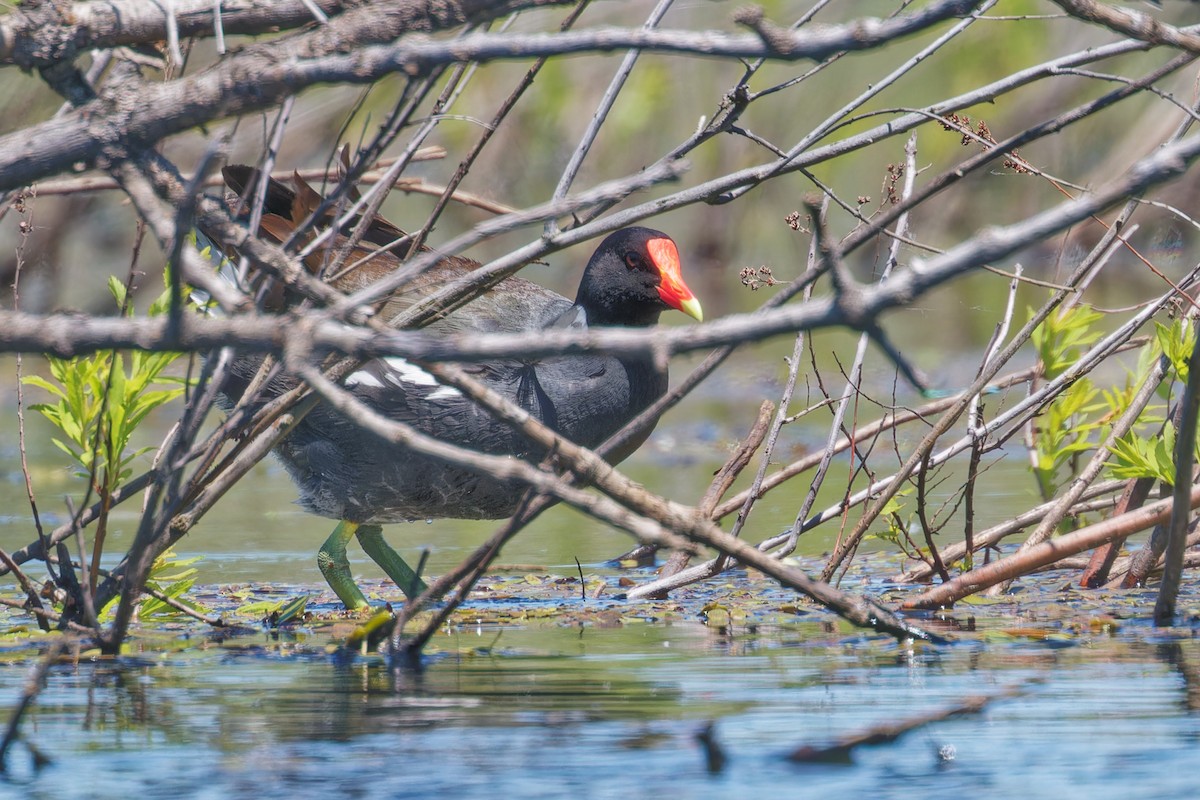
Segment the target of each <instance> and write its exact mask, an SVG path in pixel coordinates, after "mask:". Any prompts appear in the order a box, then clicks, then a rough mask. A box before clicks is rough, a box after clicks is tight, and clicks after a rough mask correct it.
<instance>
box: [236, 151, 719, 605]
mask: <svg viewBox="0 0 1200 800" xmlns="http://www.w3.org/2000/svg"><path fill="white" fill-rule="evenodd" d="M254 177H255V176H254V172H253V170H252V169H250V168H249V167H229V168H227V169H226V170H225V179H226V182H227V183H228V184H229V186H230V188H232V189H233V191H234V192H235V193H236V194H237V195H239V196H241V195H242V194H244V193H246V191H247V187H248V186H249V185H250V184H251V183H252V181H253V180H254ZM295 186H296V189H295V191H293V190H292V189H290V188H288V187H287V186H285V185H283V184H282V183H279V182H277V181H274V180H272V181H271V182H270V185H269V187H268V192H267V203H266V207H265V214H264V216H263V220H262V225H261V229H260V234H261V235H263V236H264V237H265V238H268V239H271V240H274V241H276V242H281V241H283V240H284V239H286V238H287V237H288V236H289V235H290V234H291V232H292V231H293V230H294V229H295V227H296V225H297V224H298V222H299V221H300V220H302V219H304V218H305V217H307V216H308V215H309V214H310V213H311V212H312V209H314V208H316V207H317V204H319V203H320V201H321V199H322V198H321V196H320V195H319V194H318V193H316V192H315V191H314V190H313V189H311V188H310V187H308V186H307V185H306V184H304V183H303V182H302V181H300V180H299V178H298V177H297V179H296V183H295ZM404 235H405V234H404V233H403V232H402V231H400V230H399V229H398V228H396V227H395V226H393V225H391V224H390V223H388V222H387V221H386V220H383V219H382V218H376V219H374V220H372V224H371V226H370V230H369V232H368V234H367V236H366V237H364V242H365V243H364V245H362V246H361V247H360V249H359V252H356V253H354V254H352V255H351V256H350V258H349V259H348V260H347V262H346V263H354V262H355V261H357V260H358V258H360V257H361V256H362V255H365V254H366V253H367V252H370V251H372V250H374V251H375V254H376V257H375V258H373V259H372V260H370V261H367V262H366V263H364V264H362V266H360V267H358V268H357V269H353V270H349V271H343V274H341V275H334V276H333V278H332V280H331V283H332V284H333V285H334V286H335V287H337V288H339V289H341V290H343V291H348V292H349V291H354V290H355V289H358V288H360V287H362V286H366V285H369V284H371V283H373V282H374V281H375V280H377V279H378V278H379V277H380V276H381V275H382V274H384V273H387V272H390V271H392V270H394V269H396V267H397V266H398V265H399V263H400V262H399V260H398V259H397V258H396V257H395V256H394V255H392V254H391V253H386V252H385V253H379V252H378V247H380V246H383V245H386V244H388V243H391V242H393V241H394V240H396V239H397V238H400V237H402V236H404ZM344 242H345V239H344V238H342V239H341V240H340V241H334V242H333V243H332V244H331V245H330V249H329V250H318V251H317V252H314V253H313V254H312V255H311V256H310V257H309V258H308V260H307V265H308V267H309V269H311V270H313V271H314V272H317V271H319V270H320V269H321V268H322V266H323V263H324V262H325V261H327V260H328V258H329V252H330V251H331V252H337V250H338V249H339V248H340V246H341V245H342V244H343V243H344ZM478 266H479V264H478V263H477V262H475V261H471V260H469V259H466V258H462V257H447V258H443V259H442V260H441V261H439V262H438V263H437V264H436V265H435V266H434V267H433V268H431V269H429V270H427V271H426V272H425V273H424V274H423V275H422V276H420V278H418V279H417V280H416V281H414V282H412V283H410V284H408V285H407V286H405V287H403V289H401V290H399V291H398V292H396V293H394V294H393V295H391V296H390V297H389V298H388V299H387V301H386V303H385V305H384V307H383V311H382V313H383V315H384V318H385V319H387V318H390V317H391V316H393V315H394V314H395V313H396V312H398V311H400V310H402V309H404V308H406V307H408V306H410V305H412V304H413V303H415V302H417V301H419V300H420V299H422V298H424V297H427V296H428V295H429V294H431V293H432V292H433V291H435V290H436V289H438V288H440V287H441V286H443V285H445V284H446V283H449V282H450V281H453V280H455V279H457V278H459V277H461V276H463V275H465V274H466V273H468V272H470V271H471V270H473V269H475V268H476V267H478ZM264 292H266V295H267V304H268V305H275V306H277V307H278V306H279V305H280V304H286V299H285V297H284V295H283V293H282V292H280V291H278V290H272V289H270V288H269V287H264ZM670 308H674V309H678V310H680V311H683V312H684V313H685V314H688V315H689V316H692V317H694V318H695V319H697V320H700V319H701V318H702V313H701V310H700V303H699V301H697V300H696V298H695V296H694V295H693V294H692V292H691V290H690V289H688V287H687V285H686V284H685V283H684V282H683V278H682V276H681V275H680V261H679V251H678V249H677V248H676V246H675V243H674V242H673V241H672V240H671V238H670V237H668V236H667V235H666V234H665V233H661V232H659V231H655V230H651V229H649V228H625V229H623V230H619V231H617V232H616V233H613V234H611V235H610V236H608V237H607V238H606V239H604V241H603V242H601V243H600V246H599V248H597V249H596V251H595V253H594V254H593V255H592V258H591V260H590V261H589V262H588V265H587V268H586V269H585V270H584V273H583V279H582V280H581V282H580V284H579V292H578V294H577V295H576V297H575V301H574V302H571V301H570V300H568V299H567V298H565V297H562V296H561V295H559V294H556V293H555V292H552V291H550V290H549V289H546V288H544V287H542V286H539V285H537V284H535V283H532V282H530V281H527V280H524V279H522V278H517V277H512V278H508V279H506V280H504V281H502V282H501V283H499V284H497V285H496V286H495V287H493V288H492V289H491V290H489V291H488V292H486V293H485V294H483V295H481V296H480V297H478V298H476V299H475V300H473V301H471V302H470V303H468V304H467V305H465V306H463V307H462V308H461V309H459V310H458V311H456V312H455V313H453V314H451V315H450V316H448V317H446V318H444V319H442V320H439V321H437V322H435V323H433V324H431V325H430V326H429V327H428V328H427V330H430V331H437V330H444V331H456V332H463V331H480V332H492V331H528V330H539V329H547V328H557V327H570V328H576V327H584V326H635V327H643V326H648V325H653V324H655V323H657V322H658V318H659V314H660V313H661V312H662V311H664V310H666V309H670ZM260 363H261V359H259V358H257V357H251V356H247V357H242V358H239V359H237V360H236V361H235V363H234V367H233V369H232V373H233V375H232V377H231V378H230V379H229V380H228V381H227V382H226V384H225V385H224V386H223V387H222V392H223V393H224V396H225V397H224V402H225V403H226V404H227V405H228V406H232V404H233V403H234V402H236V401H237V399H238V398H240V397H241V395H242V393H243V392H244V391H245V390H246V388H247V385H248V382H249V380H250V378H251V377H252V376H253V375H254V374H255V373H256V372H257V370H258V367H259V365H260ZM462 366H463V367H464V368H465V369H466V370H467V371H468V372H470V373H471V374H472V375H473V377H475V378H476V379H477V380H480V381H482V382H483V383H485V384H486V385H487V386H488V387H489V388H491V389H493V390H494V391H497V392H499V393H501V394H502V395H503V396H505V397H506V398H508V399H509V400H511V401H512V402H514V403H516V404H517V405H519V406H521V407H522V408H523V409H524V410H526V411H527V412H529V413H530V414H531V415H533V416H534V417H536V418H537V419H538V420H540V421H541V422H543V423H544V424H546V425H548V426H549V427H551V428H553V429H554V430H555V431H557V432H558V433H560V434H562V435H563V436H565V437H567V438H569V439H571V440H573V441H575V442H577V443H579V444H582V445H584V446H587V447H595V446H597V445H599V444H600V443H601V442H603V441H604V440H605V439H607V438H608V437H609V436H610V435H612V434H613V433H615V432H616V431H617V430H618V429H620V428H621V427H622V426H623V425H624V424H625V423H626V422H628V421H629V420H631V419H633V417H634V416H636V415H637V414H638V413H639V412H640V411H641V410H642V409H644V408H646V407H647V406H648V405H650V403H652V402H653V401H654V400H655V399H657V398H658V397H659V396H661V395H662V394H663V392H664V391H666V388H667V375H666V372H665V370H663V369H659V368H657V367H656V366H655V365H654V363H653V360H652V358H651V357H650V356H630V357H620V358H617V357H611V356H605V355H599V354H586V355H571V356H556V357H549V358H535V359H508V360H498V361H493V362H488V363H472V364H464V365H462ZM294 385H295V384H294V380H292V379H290V378H286V377H285V378H280V379H277V380H275V381H274V382H272V383H271V384H270V385H269V386H268V387H267V390H266V392H264V394H265V395H267V399H269V397H270V396H276V395H278V394H279V393H282V392H283V391H286V390H287V389H289V388H291V387H292V386H294ZM343 385H344V387H345V388H346V389H347V390H349V391H350V392H352V393H353V394H354V395H355V396H356V397H357V398H358V399H359V400H361V401H362V402H363V403H365V404H366V405H368V406H369V407H371V408H372V409H374V410H375V411H377V412H379V413H381V414H383V415H384V416H387V417H389V418H392V419H395V420H399V421H402V422H404V423H406V424H408V425H411V426H413V427H414V428H416V429H418V430H420V431H422V432H423V433H426V434H428V435H430V436H434V437H437V438H439V439H441V440H443V441H446V442H450V443H453V444H456V445H459V446H462V447H467V448H471V449H474V450H478V451H480V452H484V453H490V454H502V455H513V456H517V457H526V458H534V459H537V458H539V457H540V456H541V455H542V454H541V453H540V452H539V451H538V450H537V449H536V448H535V447H534V446H533V444H532V443H531V442H529V441H528V440H526V439H525V438H524V437H522V436H521V435H520V434H518V433H516V432H515V431H514V430H513V429H512V428H511V427H510V426H509V425H508V424H506V423H504V422H501V421H499V420H497V419H496V418H495V417H493V416H492V415H490V414H489V413H488V412H487V411H485V410H483V409H482V408H480V407H479V406H477V405H476V404H475V403H473V402H472V401H470V400H469V399H467V398H466V397H465V396H464V395H463V394H462V393H460V392H459V391H458V390H457V389H454V388H452V387H449V386H444V385H441V384H439V383H438V382H437V380H435V379H434V377H433V376H432V375H431V374H429V373H428V372H427V371H425V370H423V369H421V368H420V367H419V366H417V365H416V364H413V363H410V362H408V361H405V360H404V359H400V358H378V359H372V360H370V361H367V362H365V363H363V364H362V365H360V366H359V367H358V368H357V369H356V370H355V371H353V372H352V373H350V374H349V375H348V376H347V377H346V378H345V379H344V380H343ZM264 402H265V400H264ZM648 434H649V431H647V432H646V435H648ZM642 441H644V437H643V438H642V439H641V440H639V441H637V442H634V443H632V445H631V446H630V447H628V448H627V449H626V450H625V451H624V452H622V453H617V454H615V455H614V456H613V457H612V458H613V460H614V461H616V460H620V459H621V458H624V457H625V456H627V455H628V454H629V453H631V452H632V451H633V450H635V449H636V448H637V446H639V445H640V444H641V443H642ZM276 453H277V454H278V456H279V458H280V459H281V460H282V461H283V464H284V466H285V467H286V468H287V471H288V474H289V475H290V476H291V478H292V480H293V481H294V482H295V483H296V486H297V487H298V489H299V491H300V499H299V503H300V505H301V506H303V507H304V508H305V509H307V510H308V511H310V512H312V513H314V514H319V515H321V516H324V517H329V518H331V519H336V520H339V524H338V526H337V527H336V528H335V529H334V531H333V533H332V534H331V535H330V536H329V538H328V540H326V542H325V544H324V545H322V547H321V549H320V551H319V552H318V554H317V563H318V564H319V566H320V568H321V572H322V573H323V574H324V576H325V579H326V580H327V581H328V582H329V585H330V586H331V587H332V588H333V590H334V592H335V593H336V594H337V596H338V597H339V598H340V599H341V600H342V602H343V603H345V605H346V607H347V608H350V609H361V608H365V607H367V605H368V604H367V601H366V598H365V597H364V596H363V594H362V591H361V590H360V589H359V588H358V586H357V585H356V584H355V582H354V579H353V578H352V577H351V574H350V566H349V563H348V562H347V558H346V545H347V543H348V542H349V540H350V538H351V537H352V536H357V538H358V540H359V542H360V543H361V544H362V547H363V550H364V551H366V553H367V555H369V556H370V557H371V558H372V559H373V560H374V561H375V562H376V563H377V564H379V566H380V567H382V568H383V571H384V572H385V573H387V575H388V577H390V578H391V579H392V580H393V581H395V582H396V584H397V586H399V587H400V589H401V590H402V591H404V592H405V593H406V594H408V593H410V592H411V591H413V589H414V588H415V589H417V590H420V589H423V586H422V585H421V583H420V581H419V579H418V578H417V577H416V576H415V575H414V574H413V571H412V570H411V569H410V568H409V567H408V565H407V564H406V563H405V562H404V559H403V558H401V557H400V555H399V554H398V553H396V551H395V550H393V549H392V548H391V546H390V545H388V544H387V542H386V541H385V540H384V539H383V535H382V530H381V528H380V525H381V524H384V523H393V522H407V521H412V520H419V519H434V518H443V517H452V518H459V519H497V518H502V517H506V516H509V515H511V514H512V513H513V512H514V510H515V508H516V505H517V501H518V500H519V499H520V497H521V494H522V492H523V487H522V486H521V485H519V484H515V483H512V482H507V481H500V480H497V479H495V478H492V477H490V476H488V475H485V474H481V473H478V472H474V471H472V470H469V469H464V468H462V467H457V466H450V465H447V464H444V463H441V462H439V461H436V460H433V459H431V458H428V457H426V456H422V455H419V454H416V453H414V452H412V451H410V450H407V449H405V448H404V447H401V446H398V445H394V444H391V443H388V442H385V441H383V440H382V439H380V438H378V437H376V436H375V435H373V434H371V433H370V432H368V431H365V430H363V429H362V428H361V427H359V426H358V425H356V424H355V423H354V422H352V421H350V420H349V419H347V418H346V417H345V416H343V415H342V414H340V413H338V412H337V411H335V410H333V409H332V408H330V407H328V406H325V405H318V406H317V407H316V408H314V409H313V410H312V411H310V412H309V413H308V415H307V416H305V417H304V418H303V420H302V421H301V422H300V424H299V425H297V426H296V428H295V429H294V430H293V431H292V432H291V433H290V434H289V435H288V437H287V438H286V439H284V440H283V441H282V442H280V444H279V445H278V446H277V447H276Z"/></svg>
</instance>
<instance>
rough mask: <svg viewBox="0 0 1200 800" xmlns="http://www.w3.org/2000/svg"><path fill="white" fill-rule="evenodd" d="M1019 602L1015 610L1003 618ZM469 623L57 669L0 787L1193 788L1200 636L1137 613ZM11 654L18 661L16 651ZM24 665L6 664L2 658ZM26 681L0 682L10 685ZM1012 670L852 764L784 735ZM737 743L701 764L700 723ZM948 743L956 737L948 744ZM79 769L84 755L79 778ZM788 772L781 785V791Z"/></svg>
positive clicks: (855, 791)
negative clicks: (413, 662)
mask: <svg viewBox="0 0 1200 800" xmlns="http://www.w3.org/2000/svg"><path fill="white" fill-rule="evenodd" d="M1010 622H1011V621H1010ZM495 633H496V632H495V631H494V630H488V631H483V632H481V635H476V633H475V632H461V633H459V634H458V635H456V636H454V637H442V638H440V639H439V640H438V644H439V646H440V647H441V648H442V650H441V651H440V654H439V655H437V656H436V657H435V658H434V659H432V660H431V662H430V663H429V664H428V668H427V669H426V670H425V671H424V672H423V673H421V674H416V675H413V674H408V675H402V676H393V675H392V674H390V673H389V672H388V671H387V670H386V669H384V667H383V664H382V662H381V661H379V660H377V659H365V660H360V661H356V662H355V663H352V664H350V665H349V666H338V665H337V664H335V663H334V662H333V660H332V659H330V658H329V657H328V655H327V654H326V653H325V648H324V644H323V642H324V639H322V637H320V636H313V637H310V638H306V637H305V636H303V635H302V636H300V637H299V638H298V639H297V640H296V641H293V642H291V643H288V644H287V646H286V647H284V646H283V645H281V644H278V643H275V642H272V641H270V640H269V639H268V638H266V637H264V636H263V635H261V634H255V635H253V636H249V637H241V638H240V639H236V640H229V641H226V642H224V643H221V644H214V645H212V646H208V647H205V648H200V649H192V650H188V651H185V652H183V653H181V654H179V655H177V656H174V657H170V658H167V659H164V660H157V661H154V662H149V661H132V660H126V661H124V662H119V663H108V664H86V663H81V664H80V665H78V666H77V667H57V668H55V669H54V670H53V671H52V674H51V676H50V681H49V685H48V686H47V688H46V691H45V693H44V694H43V696H42V698H41V701H40V702H39V704H38V705H37V707H36V709H35V711H34V712H33V713H32V715H31V716H30V717H29V718H28V719H27V720H26V727H25V735H26V736H27V737H28V738H29V740H30V741H32V742H33V743H34V744H36V745H37V746H38V747H39V748H41V749H42V750H43V751H45V752H46V753H47V755H49V756H50V757H51V758H52V759H54V761H53V764H51V765H50V766H48V767H46V768H44V769H42V770H41V771H40V772H37V773H36V774H35V773H33V772H32V771H31V770H30V768H29V766H28V760H27V759H26V758H25V755H24V753H22V752H21V751H19V750H18V751H17V752H15V753H14V754H12V755H11V756H10V767H11V768H12V769H11V773H10V776H9V777H8V778H7V779H5V782H0V795H4V794H5V793H8V794H11V795H12V796H30V797H35V798H75V797H80V798H82V797H129V796H134V795H137V794H141V793H148V792H155V793H159V794H162V793H166V794H167V796H180V797H213V798H217V797H221V798H228V797H241V796H251V795H252V796H255V797H297V796H299V797H309V796H329V795H330V794H331V793H334V792H339V793H350V796H356V797H380V798H384V797H389V798H390V797H428V796H433V795H444V796H455V797H458V796H479V797H482V796H490V797H495V796H521V797H560V796H563V795H564V794H569V795H573V796H574V795H578V796H580V797H615V796H624V797H629V796H633V797H644V796H647V795H648V794H652V793H656V792H663V793H669V796H672V797H680V796H705V797H708V796H714V797H744V796H748V795H750V794H753V793H766V792H770V793H772V796H775V795H776V794H777V793H778V792H779V791H781V790H788V789H787V787H799V786H800V785H803V787H804V793H805V794H806V795H807V796H814V797H823V796H834V794H837V795H838V796H866V795H868V794H869V795H870V796H877V797H899V796H905V797H912V796H921V793H923V792H927V793H931V794H932V793H934V792H937V793H947V792H954V793H957V792H968V791H969V792H972V793H973V794H976V795H977V794H978V793H979V792H980V791H983V792H984V793H986V794H993V795H1007V794H1012V793H1016V792H1020V794H1021V795H1022V796H1027V797H1056V798H1061V797H1073V796H1080V795H1081V793H1086V792H1090V791H1098V792H1100V793H1101V794H1108V793H1118V794H1121V793H1125V792H1136V794H1137V796H1139V797H1159V796H1169V795H1170V793H1171V792H1178V793H1180V794H1178V795H1177V796H1187V793H1188V792H1190V791H1191V789H1190V788H1188V786H1189V785H1190V783H1189V782H1190V780H1191V778H1190V777H1188V776H1189V775H1190V773H1187V772H1186V771H1184V770H1179V769H1178V768H1177V766H1178V765H1179V764H1181V763H1185V762H1190V763H1195V757H1196V755H1197V749H1196V748H1197V741H1198V734H1200V716H1197V715H1196V714H1195V713H1194V711H1195V709H1196V707H1197V705H1196V697H1197V693H1196V688H1195V687H1196V686H1197V681H1196V679H1195V678H1196V665H1197V664H1200V643H1197V642H1194V641H1192V640H1190V639H1188V640H1177V641H1171V642H1157V643H1152V642H1149V641H1145V640H1144V638H1143V636H1142V633H1144V631H1143V632H1137V631H1135V632H1132V633H1130V634H1128V635H1119V636H1110V635H1105V636H1102V637H1095V638H1090V637H1089V638H1085V639H1079V640H1077V641H1076V642H1074V643H1073V644H1072V645H1071V646H1067V647H1058V646H1049V645H1048V644H1047V642H1046V641H1045V640H1041V641H1039V640H1036V639H1029V640H1024V641H1014V642H1008V643H1003V644H984V643H982V642H980V641H975V642H971V643H968V644H965V645H960V646H955V647H950V648H942V649H938V650H934V649H929V648H908V647H904V646H899V645H896V644H894V643H891V642H889V641H887V640H885V639H880V638H875V637H861V636H858V635H855V634H854V633H852V632H851V631H848V630H845V629H841V630H840V631H838V632H837V633H836V634H834V633H833V632H831V633H829V634H823V633H822V632H821V631H820V626H815V625H812V624H805V625H803V626H801V627H797V628H791V627H789V626H774V625H768V626H761V627H760V628H758V629H757V630H756V631H755V632H754V633H749V632H746V631H742V632H737V633H733V634H732V635H719V634H714V633H713V632H711V631H710V630H708V629H706V628H705V627H704V626H701V625H698V624H691V623H688V624H675V625H663V626H659V625H656V626H624V627H616V628H595V629H574V630H573V629H567V628H548V629H537V628H534V629H516V630H511V629H510V630H506V631H505V632H504V633H503V635H502V636H501V639H500V642H498V643H495V645H494V646H493V645H492V643H493V641H494V639H495ZM10 671H15V672H19V671H20V670H10ZM10 677H15V676H10ZM17 684H19V680H5V681H3V683H2V684H0V687H2V693H3V696H2V697H0V699H2V700H3V701H4V702H3V704H4V707H6V708H7V707H10V702H9V701H10V700H11V699H12V697H13V696H14V693H15V691H16V686H17ZM1012 685H1017V686H1023V687H1025V694H1024V695H1023V696H1020V697H1018V698H1015V699H1006V700H1000V701H997V702H995V703H993V704H992V705H990V706H989V707H988V708H987V709H986V710H985V711H984V712H983V713H982V714H980V715H973V716H970V717H963V718H959V719H953V720H947V721H945V722H941V723H937V724H934V725H932V726H929V727H927V728H923V729H921V730H920V731H917V732H914V733H912V734H910V735H908V736H906V737H904V738H902V739H901V740H899V741H898V742H895V743H893V744H889V745H887V746H883V747H877V748H867V749H862V750H858V751H855V753H854V757H853V761H852V763H851V764H849V765H845V766H841V767H834V766H796V765H789V764H787V763H785V761H784V759H783V755H784V754H785V753H786V752H788V751H789V750H790V749H792V748H794V747H795V746H797V745H799V744H806V743H808V744H822V743H825V742H828V741H830V740H832V739H833V738H835V737H837V736H840V735H842V734H845V733H847V732H851V731H856V730H861V729H863V728H865V727H869V726H872V725H876V724H879V723H881V722H891V721H896V720H898V719H902V718H905V717H909V716H913V715H916V714H918V713H925V712H928V711H932V710H937V709H939V708H942V707H945V706H947V705H950V704H952V703H955V702H957V701H959V700H961V699H962V698H963V697H965V696H968V695H972V694H981V693H982V694H991V693H995V692H997V691H998V690H999V689H1000V688H1001V687H1007V686H1012ZM710 721H711V722H712V723H713V724H714V725H715V728H714V733H715V736H716V737H718V739H719V741H720V743H721V745H722V748H723V749H724V751H725V753H726V754H727V756H728V762H727V764H726V765H725V768H724V769H723V770H722V771H721V772H720V773H719V774H716V775H712V774H710V773H709V771H708V767H707V765H706V760H705V752H704V750H703V748H702V747H701V746H700V744H699V743H698V742H697V740H696V738H695V737H696V734H697V733H698V732H700V731H701V730H703V729H704V728H705V727H706V726H707V725H708V723H709V722H710ZM950 753H953V758H950V757H949V754H950ZM82 776H87V777H86V779H84V778H83V777H82ZM788 791H790V790H788Z"/></svg>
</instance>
